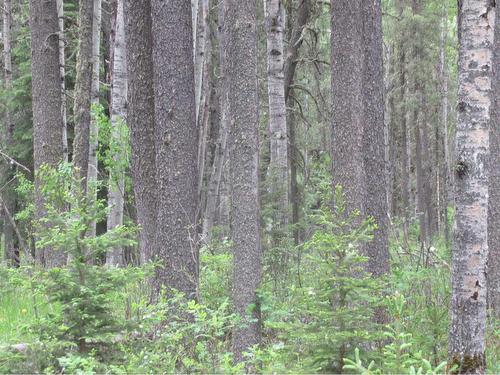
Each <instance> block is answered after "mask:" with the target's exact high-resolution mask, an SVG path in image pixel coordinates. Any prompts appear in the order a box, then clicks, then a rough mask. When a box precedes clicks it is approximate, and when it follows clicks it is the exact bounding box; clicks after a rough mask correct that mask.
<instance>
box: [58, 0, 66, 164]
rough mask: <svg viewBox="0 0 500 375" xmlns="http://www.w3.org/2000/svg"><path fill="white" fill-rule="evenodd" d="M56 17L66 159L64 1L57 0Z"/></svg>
mask: <svg viewBox="0 0 500 375" xmlns="http://www.w3.org/2000/svg"><path fill="white" fill-rule="evenodd" d="M57 19H58V20H59V71H60V72H61V78H60V79H61V115H62V119H63V123H62V133H63V138H62V144H63V160H64V161H65V162H67V161H68V124H67V121H66V57H65V52H64V51H65V42H64V1H63V0H57Z"/></svg>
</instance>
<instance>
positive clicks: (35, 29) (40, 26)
mask: <svg viewBox="0 0 500 375" xmlns="http://www.w3.org/2000/svg"><path fill="white" fill-rule="evenodd" d="M30 29H31V55H32V61H31V72H32V95H33V150H34V164H35V173H37V172H38V171H39V170H40V167H41V166H42V165H49V166H56V165H57V164H58V163H59V162H61V161H62V159H63V147H62V116H61V84H60V71H59V38H58V33H59V23H58V18H57V4H56V1H55V0H50V1H48V0H30ZM40 188H41V186H40V180H39V178H35V217H36V218H37V219H41V218H43V217H44V216H45V213H46V210H45V203H44V199H43V196H42V194H41V191H40ZM36 260H37V263H38V264H41V265H45V266H47V267H53V266H62V265H63V264H64V263H65V256H64V254H63V253H62V252H59V251H54V250H52V249H49V248H37V249H36Z"/></svg>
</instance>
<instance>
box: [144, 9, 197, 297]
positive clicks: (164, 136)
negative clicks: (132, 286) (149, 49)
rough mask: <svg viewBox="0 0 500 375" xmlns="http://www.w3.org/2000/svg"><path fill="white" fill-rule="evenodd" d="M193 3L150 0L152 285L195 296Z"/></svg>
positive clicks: (195, 160) (195, 145) (195, 136)
mask: <svg viewBox="0 0 500 375" xmlns="http://www.w3.org/2000/svg"><path fill="white" fill-rule="evenodd" d="M190 9H191V8H190V4H189V2H183V1H179V2H172V3H170V4H169V6H168V7H167V6H166V5H165V3H164V2H163V0H153V1H152V10H153V12H152V21H153V22H152V27H153V29H152V30H153V46H154V48H153V63H154V64H153V66H154V87H155V120H156V127H155V136H156V167H157V186H158V196H157V198H158V203H157V204H158V216H157V223H159V224H160V226H158V228H157V229H158V230H157V232H156V248H155V251H156V253H155V254H154V255H155V256H156V257H157V259H158V260H160V261H161V262H162V263H163V267H162V268H157V270H156V277H155V281H154V288H155V290H156V292H159V291H160V290H161V288H162V287H166V288H167V290H168V291H171V289H177V290H178V291H180V292H182V293H184V295H185V297H186V298H188V299H193V298H196V297H197V288H198V243H197V238H196V233H197V230H196V222H195V220H196V213H197V207H198V195H197V193H198V191H197V188H198V186H197V183H198V177H197V176H198V174H197V158H198V129H197V126H196V107H195V92H194V65H193V51H192V48H191V46H192V44H193V37H192V25H191V13H190Z"/></svg>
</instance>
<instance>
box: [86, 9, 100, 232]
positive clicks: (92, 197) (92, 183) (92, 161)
mask: <svg viewBox="0 0 500 375" xmlns="http://www.w3.org/2000/svg"><path fill="white" fill-rule="evenodd" d="M101 1H102V0H93V2H94V6H93V16H92V89H91V105H92V106H94V105H97V104H99V88H100V87H99V86H100V69H101V11H102V7H101V5H102V4H101ZM98 137H99V129H98V125H97V121H96V119H95V118H94V117H93V116H91V119H90V128H89V159H88V160H89V162H88V170H87V185H88V186H89V187H91V188H92V189H89V196H88V198H89V202H91V203H92V202H95V201H96V199H97V188H96V186H97V174H98V165H97V164H98V160H97V148H98V146H99V140H98ZM96 225H97V223H96V222H95V221H93V222H92V223H90V228H89V231H88V234H89V235H90V236H91V237H94V236H95V235H96Z"/></svg>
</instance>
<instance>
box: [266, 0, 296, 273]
mask: <svg viewBox="0 0 500 375" xmlns="http://www.w3.org/2000/svg"><path fill="white" fill-rule="evenodd" d="M264 8H265V17H266V21H265V23H266V35H267V89H268V90H267V91H268V97H269V136H270V163H269V168H268V176H269V177H268V178H270V181H271V195H272V199H273V202H275V203H274V207H275V213H274V215H273V228H272V231H273V233H272V236H273V237H274V241H273V242H274V243H273V246H280V242H281V241H282V240H283V239H284V237H285V235H286V231H287V226H288V203H289V186H290V183H289V180H290V178H289V173H288V131H287V124H286V102H285V82H284V81H285V75H284V63H285V59H284V53H283V31H284V24H285V8H284V5H283V2H282V1H281V0H264ZM281 245H282V244H281ZM284 266H285V267H286V265H285V264H284Z"/></svg>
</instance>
